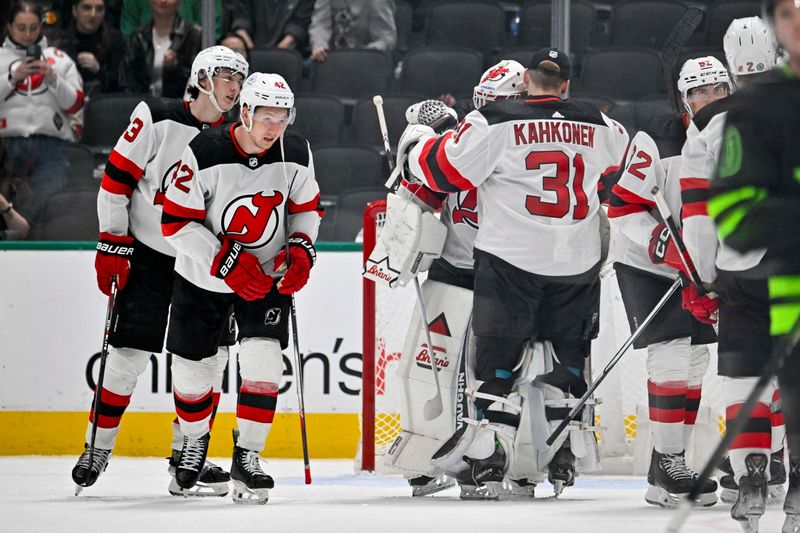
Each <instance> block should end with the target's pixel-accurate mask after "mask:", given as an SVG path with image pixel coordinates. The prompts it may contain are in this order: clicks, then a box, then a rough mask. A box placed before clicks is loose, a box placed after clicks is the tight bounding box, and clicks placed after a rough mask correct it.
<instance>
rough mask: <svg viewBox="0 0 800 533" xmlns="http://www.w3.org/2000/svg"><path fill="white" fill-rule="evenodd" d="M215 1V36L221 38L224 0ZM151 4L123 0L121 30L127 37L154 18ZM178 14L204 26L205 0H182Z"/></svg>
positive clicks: (141, 0) (147, 1)
mask: <svg viewBox="0 0 800 533" xmlns="http://www.w3.org/2000/svg"><path fill="white" fill-rule="evenodd" d="M214 3H215V7H214V24H215V26H216V31H215V32H214V37H215V38H217V39H219V37H220V35H222V0H215V2H214ZM151 4H152V2H151V0H122V13H121V15H120V21H119V30H120V31H121V32H122V35H123V36H125V38H126V39H128V38H130V36H131V35H132V34H133V32H135V31H137V30H138V29H139V28H141V27H142V26H144V25H145V24H148V23H149V22H150V19H152V18H153V9H152V7H151ZM178 15H179V16H180V17H181V18H182V19H184V20H188V21H190V22H194V23H195V24H197V25H198V26H202V24H203V0H182V1H181V2H180V6H179V7H178Z"/></svg>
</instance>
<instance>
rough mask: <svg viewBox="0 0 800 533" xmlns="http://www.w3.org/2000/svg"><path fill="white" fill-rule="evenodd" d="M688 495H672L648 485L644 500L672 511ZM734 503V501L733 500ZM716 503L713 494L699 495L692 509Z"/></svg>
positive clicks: (715, 496) (715, 497) (715, 495)
mask: <svg viewBox="0 0 800 533" xmlns="http://www.w3.org/2000/svg"><path fill="white" fill-rule="evenodd" d="M687 495H688V494H681V493H676V494H672V493H669V492H667V491H666V490H664V489H663V488H661V487H657V486H654V485H650V486H649V487H647V492H646V493H645V495H644V500H645V501H646V502H647V503H649V504H651V505H657V506H659V507H663V508H665V509H674V508H676V507H678V506H679V505H680V504H681V502H682V501H683V500H685V499H686V496H687ZM734 501H736V500H734ZM716 503H717V494H716V493H715V492H708V493H706V494H700V495H699V496H698V497H697V500H695V502H694V504H693V506H694V507H711V506H712V505H714V504H716Z"/></svg>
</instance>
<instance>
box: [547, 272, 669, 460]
mask: <svg viewBox="0 0 800 533" xmlns="http://www.w3.org/2000/svg"><path fill="white" fill-rule="evenodd" d="M680 286H681V281H680V280H679V279H676V280H675V282H674V283H673V284H672V286H671V287H670V288H669V290H667V292H666V293H665V294H664V296H662V297H661V299H660V300H659V301H658V303H657V304H656V305H655V307H653V310H652V311H650V314H649V315H647V317H645V319H644V320H643V321H642V323H641V324H640V325H639V327H638V328H636V331H634V332H633V333H631V336H630V337H628V340H626V341H625V343H624V344H623V345H622V346H621V347H620V349H619V350H617V353H616V354H614V357H612V358H611V360H610V361H609V362H608V364H607V365H606V367H605V368H604V369H603V372H602V373H601V374H600V375H599V376H598V377H597V379H595V380H594V381H593V383H592V385H591V386H590V387H589V389H588V390H587V391H586V392H585V393H584V394H583V396H581V399H580V400H578V403H577V404H575V407H573V408H572V410H571V411H570V412H569V414H568V415H567V416H566V417H565V418H564V419H563V420H562V421H561V423H560V424H559V425H558V427H557V428H556V429H555V430H554V431H553V433H552V434H551V435H550V436H549V437H547V440H546V441H545V442H546V443H547V445H548V446H552V445H553V443H554V442H555V441H556V439H557V438H558V436H559V435H561V433H562V432H563V431H564V428H566V427H567V425H568V424H569V423H570V422H572V421H573V420H575V418H576V417H577V416H578V413H579V412H580V410H581V409H582V408H583V406H584V404H586V402H587V401H588V400H589V398H590V397H591V396H592V394H593V393H594V391H595V390H596V389H597V387H599V386H600V384H601V383H602V382H603V380H604V379H606V377H607V376H608V374H609V373H610V372H611V370H612V369H613V368H614V367H615V366H616V364H617V363H618V362H619V360H620V359H622V356H623V355H625V352H626V351H627V350H628V348H630V347H631V345H632V344H633V343H634V341H636V339H638V338H639V335H641V334H642V332H643V331H644V330H645V328H646V327H647V326H648V325H650V322H652V321H653V319H654V318H655V317H656V315H657V314H658V312H659V311H661V308H662V307H664V305H665V304H666V303H667V300H669V299H670V297H671V296H672V295H673V293H674V292H675V291H676V290H678V287H680Z"/></svg>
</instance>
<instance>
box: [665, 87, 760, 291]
mask: <svg viewBox="0 0 800 533" xmlns="http://www.w3.org/2000/svg"><path fill="white" fill-rule="evenodd" d="M730 102H731V100H730V98H727V99H725V100H718V101H716V102H714V103H712V104H709V105H708V106H706V107H704V108H703V109H702V110H700V112H699V113H698V114H697V115H696V116H695V117H694V119H693V120H692V124H691V125H690V126H689V129H688V131H687V132H686V143H685V144H684V146H683V151H682V153H681V170H680V180H681V195H682V197H683V204H684V207H683V211H682V212H681V221H682V225H683V240H684V243H685V244H686V249H687V251H688V252H689V257H691V258H692V261H693V262H694V265H695V268H696V269H697V273H698V274H699V275H700V279H701V280H702V281H703V282H705V283H711V282H713V281H714V280H715V279H716V278H717V268H719V269H721V270H727V271H732V272H739V271H743V270H749V269H751V268H754V267H756V266H758V265H759V264H760V263H761V259H762V258H763V257H764V254H765V253H766V250H764V249H762V250H754V251H751V252H747V253H746V254H740V253H739V252H737V251H735V250H733V249H732V248H730V247H728V246H726V245H724V244H722V243H721V242H720V241H719V239H718V236H717V231H716V227H715V226H714V221H713V220H712V219H711V217H710V216H708V206H707V204H708V190H709V186H710V184H711V178H712V177H713V176H714V173H715V172H716V168H717V162H718V161H719V155H720V152H721V150H722V137H723V130H724V127H725V118H726V116H727V111H726V110H727V109H728V107H729V105H730Z"/></svg>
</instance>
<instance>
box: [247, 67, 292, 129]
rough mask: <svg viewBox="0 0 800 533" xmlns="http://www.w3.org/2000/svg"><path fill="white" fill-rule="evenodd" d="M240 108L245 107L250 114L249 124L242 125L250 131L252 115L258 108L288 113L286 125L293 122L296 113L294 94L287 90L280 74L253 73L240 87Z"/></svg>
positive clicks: (287, 87)
mask: <svg viewBox="0 0 800 533" xmlns="http://www.w3.org/2000/svg"><path fill="white" fill-rule="evenodd" d="M239 100H240V105H241V107H242V108H244V106H247V110H248V112H249V113H250V117H251V118H250V124H245V123H244V120H242V124H244V127H245V128H246V129H247V131H250V130H251V129H252V128H253V119H252V116H253V113H254V112H255V110H256V108H257V107H258V106H266V107H282V108H285V109H287V110H288V111H289V120H288V122H287V125H291V124H292V123H293V122H294V116H295V113H296V110H295V107H294V93H292V90H291V89H290V88H289V84H288V83H286V80H285V79H283V76H281V75H280V74H265V73H263V72H254V73H252V74H251V75H250V76H249V77H248V78H247V79H246V80H244V86H243V87H242V93H241V97H240V98H239Z"/></svg>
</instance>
